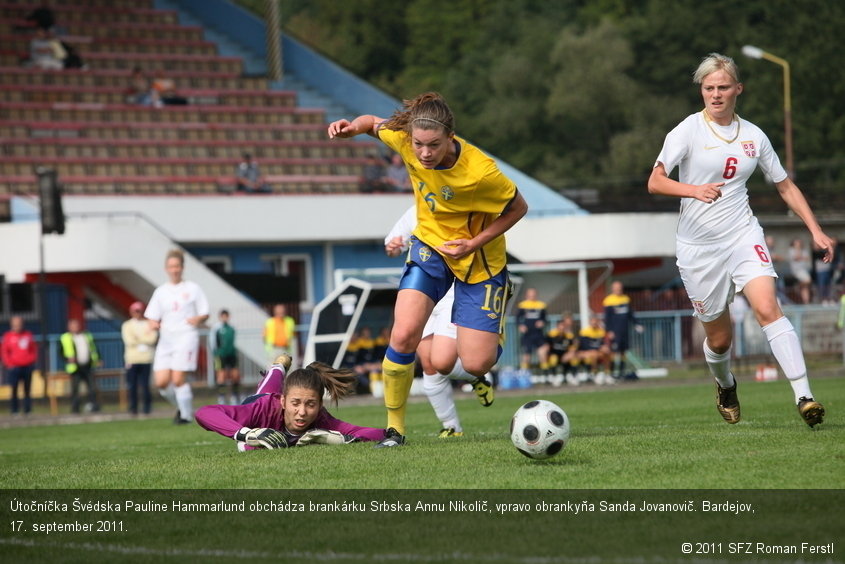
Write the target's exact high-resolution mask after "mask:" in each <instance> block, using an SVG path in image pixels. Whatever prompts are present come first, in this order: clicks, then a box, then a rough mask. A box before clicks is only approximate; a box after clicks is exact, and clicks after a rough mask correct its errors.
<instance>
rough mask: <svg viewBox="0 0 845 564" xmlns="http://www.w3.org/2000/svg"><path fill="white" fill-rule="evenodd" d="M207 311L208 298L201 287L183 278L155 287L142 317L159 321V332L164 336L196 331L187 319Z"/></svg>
mask: <svg viewBox="0 0 845 564" xmlns="http://www.w3.org/2000/svg"><path fill="white" fill-rule="evenodd" d="M208 313H209V308H208V300H207V299H206V297H205V293H204V292H203V291H202V289H201V288H200V287H199V286H198V285H197V284H196V283H195V282H191V281H190V280H183V281H182V282H180V283H179V284H171V283H170V282H168V283H166V284H162V285H161V286H159V287H158V288H156V290H155V292H153V297H152V298H150V303H149V305H147V310H146V311H145V312H144V317H146V318H147V319H153V320H155V321H160V322H161V334H162V336H166V335H177V334H182V333H190V332H196V331H198V329H197V328H196V327H194V326H193V325H191V324H190V323H188V319H190V318H191V317H196V316H198V315H208Z"/></svg>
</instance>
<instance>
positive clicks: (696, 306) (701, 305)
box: [692, 300, 706, 315]
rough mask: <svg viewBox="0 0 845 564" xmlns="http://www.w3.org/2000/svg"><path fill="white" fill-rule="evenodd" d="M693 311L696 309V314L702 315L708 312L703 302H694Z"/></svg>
mask: <svg viewBox="0 0 845 564" xmlns="http://www.w3.org/2000/svg"><path fill="white" fill-rule="evenodd" d="M692 309H694V310H695V312H696V313H700V314H702V315H703V314H704V313H705V311H706V310H705V307H704V302H702V301H701V300H692Z"/></svg>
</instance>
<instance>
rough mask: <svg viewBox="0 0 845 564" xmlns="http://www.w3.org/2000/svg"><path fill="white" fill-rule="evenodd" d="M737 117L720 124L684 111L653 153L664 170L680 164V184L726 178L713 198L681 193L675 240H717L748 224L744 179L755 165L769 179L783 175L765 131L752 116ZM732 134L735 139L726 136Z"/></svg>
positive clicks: (780, 179) (751, 214) (669, 171)
mask: <svg viewBox="0 0 845 564" xmlns="http://www.w3.org/2000/svg"><path fill="white" fill-rule="evenodd" d="M737 119H738V121H734V122H732V123H731V124H730V125H728V126H721V125H719V124H717V123H715V122H713V121H709V122H708V121H705V120H706V117H705V114H704V112H703V111H701V112H698V113H695V114H692V115H690V116H688V117H687V118H686V119H685V120H684V121H682V122H681V123H680V124H678V126H677V127H675V129H673V130H672V131H670V132H669V134H668V135H667V136H666V140H665V141H664V143H663V149H662V150H661V151H660V155H659V156H658V157H657V162H658V163H663V167H664V168H665V169H666V174H669V173H671V172H672V170H674V168H675V167H676V166H679V167H680V169H679V180H680V181H681V182H682V183H684V184H692V185H695V186H698V185H701V184H708V183H711V182H724V183H725V185H724V186H722V188H721V189H722V197H721V198H719V199H718V200H716V201H715V202H713V203H712V204H707V203H704V202H701V201H699V200H696V199H695V198H681V214H680V218H679V220H678V232H677V238H678V240H679V241H683V242H688V243H706V242H712V241H718V240H722V239H725V238H726V237H730V236H732V235H733V234H734V233H735V230H736V229H737V228H739V227H740V226H742V225H747V224H748V223H749V222H750V221H751V217H752V216H753V213H752V212H751V208H750V206H749V205H748V187H747V186H746V182H747V181H748V179H749V178H750V177H751V174H752V173H753V172H754V170H755V169H756V168H757V167H758V166H759V167H760V168H761V169H762V171H763V172H764V173H765V174H766V176H767V177H768V178H769V179H770V180H771V181H772V182H780V181H782V180H784V179H785V178H786V177H787V174H786V171H785V170H784V169H783V166H781V164H780V159H778V156H777V154H776V153H775V151H774V149H772V144H771V143H770V142H769V138H768V137H766V134H765V133H763V131H762V130H761V129H760V128H759V127H757V126H756V125H754V124H753V123H751V122H750V121H746V120H744V119H742V118H739V117H737ZM711 127H712V130H711ZM737 128H739V131H738V132H737ZM714 131H715V132H716V133H718V136H717V135H716V133H714ZM737 133H738V135H737ZM719 136H721V137H722V138H721V139H720V137H719ZM734 137H736V139H735V140H734V141H733V142H730V143H728V142H727V141H726V140H729V139H734ZM655 166H656V165H655Z"/></svg>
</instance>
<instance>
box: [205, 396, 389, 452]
mask: <svg viewBox="0 0 845 564" xmlns="http://www.w3.org/2000/svg"><path fill="white" fill-rule="evenodd" d="M194 417H195V418H196V420H197V423H199V424H200V426H201V427H202V428H204V429H207V430H208V431H214V432H216V433H220V434H221V435H223V436H224V437H229V438H230V439H233V438H234V437H235V433H237V432H238V431H240V430H241V428H242V427H249V428H250V429H255V428H268V429H276V430H279V431H283V432H284V410H282V408H281V396H280V395H279V394H267V395H266V396H262V397H260V398H258V399H257V400H256V401H254V402H252V403H248V404H246V405H207V406H205V407H201V408H200V409H198V410H197V412H196V414H195V415H194ZM311 428H312V429H325V430H327V431H339V432H341V433H343V434H344V435H352V436H353V437H358V438H359V439H361V440H364V441H380V440H382V439H383V438H384V429H376V428H373V427H359V426H358V425H353V424H352V423H347V422H346V421H341V420H340V419H337V418H335V417H333V416H332V415H331V414H330V413H329V412H328V411H326V408H321V409H320V413H319V414H317V419H315V420H314V425H312V427H311ZM285 435H286V436H287V434H286V433H285Z"/></svg>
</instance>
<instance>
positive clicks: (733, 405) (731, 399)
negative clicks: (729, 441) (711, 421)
mask: <svg viewBox="0 0 845 564" xmlns="http://www.w3.org/2000/svg"><path fill="white" fill-rule="evenodd" d="M716 409H718V410H719V413H720V414H721V415H722V418H723V419H724V420H725V421H727V422H728V423H730V424H731V425H733V424H734V423H739V398H738V397H737V396H736V381H734V385H733V386H731V387H730V388H723V387H722V386H720V385H719V383H718V382H716Z"/></svg>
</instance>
